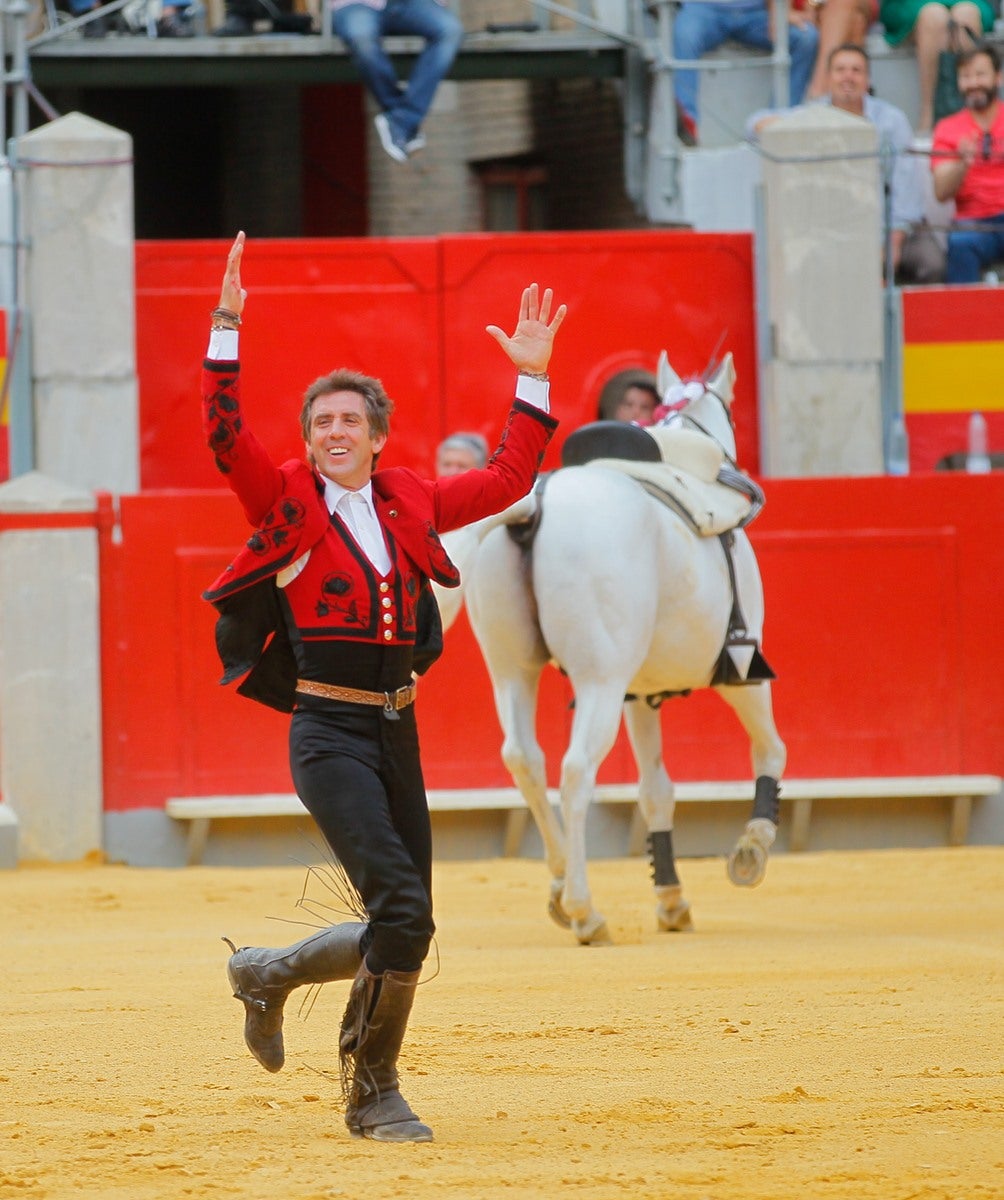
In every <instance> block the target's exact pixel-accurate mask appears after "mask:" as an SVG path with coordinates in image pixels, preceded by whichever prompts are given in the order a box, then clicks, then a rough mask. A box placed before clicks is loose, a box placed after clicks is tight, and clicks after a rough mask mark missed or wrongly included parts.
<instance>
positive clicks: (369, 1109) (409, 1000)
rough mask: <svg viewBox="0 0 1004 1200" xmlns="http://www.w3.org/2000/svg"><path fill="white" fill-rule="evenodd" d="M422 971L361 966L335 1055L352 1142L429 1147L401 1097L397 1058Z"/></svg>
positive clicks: (428, 1137) (425, 1130) (426, 1132)
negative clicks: (366, 1140) (376, 970)
mask: <svg viewBox="0 0 1004 1200" xmlns="http://www.w3.org/2000/svg"><path fill="white" fill-rule="evenodd" d="M420 974H421V972H420V971H385V972H384V973H383V974H382V975H373V974H372V973H371V972H370V971H369V970H368V969H367V967H366V964H365V962H364V963H363V964H362V966H361V967H360V968H359V973H358V974H357V975H356V978H355V980H354V982H353V984H352V991H351V992H350V993H349V1002H348V1006H347V1007H346V1010H345V1016H344V1018H343V1019H342V1032H341V1037H340V1039H339V1056H340V1059H341V1067H342V1085H343V1089H344V1091H345V1097H346V1105H345V1124H346V1125H347V1126H348V1128H349V1133H351V1134H352V1136H353V1137H360V1138H372V1139H373V1141H376V1142H431V1141H432V1130H431V1129H430V1128H429V1126H428V1125H425V1124H423V1123H422V1121H420V1120H419V1118H418V1117H417V1116H416V1114H415V1113H414V1112H413V1111H412V1109H411V1106H410V1105H409V1104H408V1102H407V1100H405V1098H404V1097H403V1096H402V1095H401V1089H400V1082H399V1079H398V1073H397V1059H398V1055H399V1054H400V1052H401V1044H402V1042H403V1041H404V1034H405V1030H406V1029H407V1027H408V1017H409V1015H410V1013H411V1006H412V1004H413V1002H414V999H415V988H416V986H417V984H418V977H419V975H420Z"/></svg>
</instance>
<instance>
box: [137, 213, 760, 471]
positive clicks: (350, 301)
mask: <svg viewBox="0 0 1004 1200" xmlns="http://www.w3.org/2000/svg"><path fill="white" fill-rule="evenodd" d="M227 249H228V246H227V245H225V244H224V243H221V242H145V243H140V244H139V245H138V246H137V248H136V282H137V310H136V322H137V359H138V362H139V364H140V367H139V371H140V426H141V430H142V433H141V447H140V463H141V468H140V469H141V478H142V486H143V488H144V489H152V488H165V487H170V488H215V487H216V486H218V480H217V477H216V473H215V470H214V468H213V465H212V461H211V458H210V456H209V455H208V454H207V453H204V452H202V450H201V444H200V434H199V412H198V369H199V366H200V364H201V361H202V355H203V354H204V352H205V346H206V339H207V336H208V326H209V320H208V317H209V311H210V309H211V308H212V307H213V306H214V305H215V304H216V303H217V301H218V299H219V289H220V278H221V276H222V269H223V263H224V261H225V257H226V251H227ZM751 253H752V249H751V243H750V239H749V237H748V236H747V235H745V234H735V235H719V234H715V235H708V234H693V233H683V232H676V231H668V232H667V231H662V232H650V231H649V232H644V233H604V234H595V233H588V234H578V233H575V234H525V235H523V234H514V235H497V234H492V235H490V236H488V235H486V236H469V237H461V236H458V237H449V238H416V239H411V240H406V239H393V240H392V239H379V238H376V239H372V238H371V239H337V240H336V239H327V240H316V241H311V240H296V241H292V240H290V241H264V242H255V241H254V240H252V241H251V242H250V243H249V244H248V248H247V250H246V252H245V259H244V270H243V280H244V283H245V285H246V287H247V289H248V292H249V297H248V304H247V309H246V314H245V316H246V324H245V327H244V333H243V336H242V343H241V354H242V358H243V364H244V372H245V394H246V400H247V406H248V413H249V416H250V419H251V420H252V421H253V422H254V426H255V428H256V430H257V431H258V432H259V435H260V436H261V438H262V440H263V441H264V442H265V443H266V444H267V445H268V446H269V447H270V448H271V449H272V450H273V452H274V453H275V454H276V456H277V457H290V456H294V455H296V456H298V455H300V454H302V451H303V447H302V445H301V444H300V441H299V437H298V434H297V422H296V414H297V412H298V411H299V399H300V396H301V395H302V393H303V390H304V388H305V387H306V386H307V384H308V383H310V382H311V380H313V379H315V378H317V376H319V375H322V374H326V373H327V372H328V371H330V370H332V369H333V368H334V367H336V366H340V365H344V366H351V367H355V368H357V369H360V370H363V371H366V372H368V373H369V374H374V375H379V376H380V378H381V379H382V380H383V382H384V385H385V386H386V388H387V391H388V392H389V394H390V395H391V396H392V397H393V398H394V400H395V401H396V404H397V409H396V412H395V415H394V419H393V435H392V439H391V443H390V445H389V446H388V449H387V450H386V452H385V458H384V461H385V462H386V463H387V464H388V465H390V464H393V463H403V464H405V465H407V466H411V467H414V468H415V469H417V470H429V469H430V468H431V464H432V460H433V452H434V450H435V446H436V444H437V442H439V441H440V440H441V439H442V438H443V437H445V436H446V434H447V433H450V432H452V431H453V430H455V429H458V428H463V429H478V430H480V431H481V432H483V433H484V434H485V436H486V437H488V438H489V440H490V442H491V443H492V444H494V439H495V438H496V437H497V436H498V432H499V428H500V424H501V420H502V417H503V416H504V413H505V411H506V409H507V406H508V399H509V396H510V394H511V388H512V368H511V366H510V364H509V361H508V359H507V358H506V357H505V355H504V354H503V353H502V351H501V350H499V348H498V347H497V346H496V345H495V343H494V342H493V341H492V340H491V338H490V337H489V336H488V335H487V334H486V333H485V331H484V330H485V326H486V325H488V324H497V325H501V326H503V327H507V328H510V329H511V328H512V326H513V325H514V324H515V320H516V314H517V309H518V304H519V296H520V292H521V290H522V288H523V286H524V285H525V284H527V283H530V282H533V281H534V280H537V281H538V282H539V283H541V284H542V285H548V286H551V287H553V288H554V290H555V292H556V294H557V296H558V298H559V299H560V300H562V301H565V302H566V303H567V304H568V306H569V313H570V315H569V317H568V320H567V322H566V324H565V327H564V328H563V329H562V332H561V341H560V343H559V346H558V349H557V351H556V352H555V357H554V360H553V369H552V379H553V387H552V394H553V401H554V409H555V412H556V414H557V416H558V417H559V418H560V419H561V421H562V426H563V429H564V430H566V431H567V430H570V429H573V428H574V427H575V426H577V425H580V424H582V423H584V422H585V421H588V420H592V419H594V418H595V415H596V405H597V401H598V398H599V393H600V390H601V388H602V386H603V384H604V383H605V382H606V381H607V379H609V378H610V376H611V375H613V374H615V373H616V372H617V371H619V370H621V369H623V368H624V367H627V366H634V365H642V366H645V367H649V368H650V369H653V370H654V368H655V365H656V361H657V359H658V355H659V352H660V350H662V349H664V348H665V349H666V350H667V351H668V352H669V355H670V359H671V361H672V362H673V364H674V366H675V367H676V369H677V370H678V371H679V372H680V374H682V375H687V374H696V373H699V372H700V371H702V370H703V369H704V367H705V366H706V365H707V363H708V360H709V359H710V358H711V356H712V354H713V353H714V352H715V350H716V347H719V346H720V348H721V352H724V350H731V351H732V353H733V355H734V356H735V360H736V370H737V372H738V383H737V386H736V402H735V414H736V423H737V439H738V442H739V456H740V461H742V462H743V463H744V465H746V466H747V467H748V468H749V469H750V470H756V469H757V466H758V457H757V433H756V431H757V412H756V377H757V365H756V352H755V337H754V329H753V292H752V286H753V285H752V263H751ZM559 444H560V438H559V439H558V441H557V443H556V444H555V446H554V448H553V449H552V451H551V458H550V459H549V464H550V465H553V464H554V463H556V462H557V453H558V445H559Z"/></svg>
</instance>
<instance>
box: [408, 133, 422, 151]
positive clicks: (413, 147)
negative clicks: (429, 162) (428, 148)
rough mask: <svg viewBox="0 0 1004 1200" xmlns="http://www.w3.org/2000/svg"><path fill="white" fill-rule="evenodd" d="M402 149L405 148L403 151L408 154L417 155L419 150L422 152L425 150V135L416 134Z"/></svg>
mask: <svg viewBox="0 0 1004 1200" xmlns="http://www.w3.org/2000/svg"><path fill="white" fill-rule="evenodd" d="M404 148H405V150H407V151H408V153H409V154H417V153H418V152H419V150H424V149H425V134H424V133H416V134H415V136H414V137H413V138H412V139H411V141H410V142H405V144H404Z"/></svg>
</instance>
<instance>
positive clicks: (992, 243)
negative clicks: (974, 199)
mask: <svg viewBox="0 0 1004 1200" xmlns="http://www.w3.org/2000/svg"><path fill="white" fill-rule="evenodd" d="M979 223H980V224H981V225H995V226H996V227H997V228H996V229H956V228H954V227H953V228H952V229H950V230H949V231H948V265H947V267H946V270H945V282H946V283H979V281H980V279H981V278H982V277H983V272H984V271H985V270H986V268H987V267H989V266H990V265H991V264H993V263H995V262H1000V261H1001V260H1002V259H1004V213H998V214H997V216H995V217H980V222H979Z"/></svg>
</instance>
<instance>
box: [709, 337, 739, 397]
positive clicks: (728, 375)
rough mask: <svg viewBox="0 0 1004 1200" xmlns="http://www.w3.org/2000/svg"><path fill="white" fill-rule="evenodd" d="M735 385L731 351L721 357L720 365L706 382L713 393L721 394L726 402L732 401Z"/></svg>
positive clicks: (734, 369) (734, 368)
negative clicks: (712, 376)
mask: <svg viewBox="0 0 1004 1200" xmlns="http://www.w3.org/2000/svg"><path fill="white" fill-rule="evenodd" d="M735 386H736V367H735V363H734V362H733V361H732V351H731V350H730V351H729V352H728V354H726V355H725V357H724V358H723V359H722V365H721V366H720V367H719V368H718V371H717V372H716V373H715V377H714V378H713V379H711V380H709V382H708V387H710V388H711V390H712V391H713V392H714V393H715V395H716V396H721V398H722V399H723V400H724V401H725V403H726V404H731V403H732V393H733V391H734V389H735Z"/></svg>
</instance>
